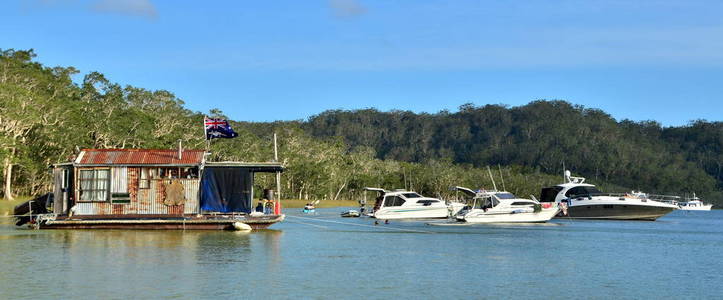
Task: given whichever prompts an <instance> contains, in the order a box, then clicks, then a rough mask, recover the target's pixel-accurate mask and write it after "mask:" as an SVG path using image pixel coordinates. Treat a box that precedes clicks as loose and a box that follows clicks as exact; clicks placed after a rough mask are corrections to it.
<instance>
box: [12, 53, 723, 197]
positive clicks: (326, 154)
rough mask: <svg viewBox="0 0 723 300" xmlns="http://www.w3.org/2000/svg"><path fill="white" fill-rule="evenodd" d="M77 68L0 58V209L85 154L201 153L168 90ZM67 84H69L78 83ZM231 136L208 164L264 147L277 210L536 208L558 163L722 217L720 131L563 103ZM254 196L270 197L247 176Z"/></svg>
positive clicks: (244, 126)
mask: <svg viewBox="0 0 723 300" xmlns="http://www.w3.org/2000/svg"><path fill="white" fill-rule="evenodd" d="M78 73H79V70H76V69H75V68H73V67H49V66H45V65H43V64H42V63H40V62H38V61H37V60H36V58H35V53H34V52H33V51H32V50H30V51H24V50H0V167H1V168H0V175H1V178H2V190H1V191H0V195H1V196H2V197H3V198H8V199H9V198H12V197H13V196H14V195H37V194H40V193H45V192H47V191H49V190H50V186H49V182H50V173H49V172H48V166H49V165H50V164H53V163H58V162H66V161H68V159H69V158H71V157H72V156H73V155H74V154H76V153H77V149H81V148H155V149H172V148H175V147H177V145H178V141H179V140H180V141H181V142H182V144H183V145H184V147H185V148H201V149H202V148H204V147H205V141H204V134H203V127H202V124H203V117H204V115H208V116H211V117H220V118H227V117H226V116H224V114H223V112H221V111H220V110H215V109H214V110H211V111H210V112H208V113H206V114H204V113H201V112H194V111H190V110H188V109H187V108H185V106H184V103H183V101H182V100H181V99H179V98H177V97H176V96H175V95H174V94H173V93H172V92H170V91H163V90H159V91H150V90H146V89H143V88H140V87H133V86H128V85H126V86H123V85H121V84H118V83H115V82H112V81H111V80H109V79H108V78H106V77H105V76H104V75H103V74H102V73H100V72H90V73H87V74H86V75H84V76H83V77H82V80H73V79H74V78H75V79H78V78H77V77H78V76H79V75H77V74H78ZM74 76H75V77H74ZM231 123H232V124H233V125H234V128H235V129H236V131H237V132H238V133H239V137H237V138H234V139H230V140H215V141H213V142H212V144H211V149H210V150H211V152H212V155H211V157H210V158H209V159H211V160H214V159H215V160H241V161H268V160H270V159H271V158H273V150H272V149H273V146H272V139H271V136H272V134H273V133H277V134H278V136H279V157H280V159H281V160H282V162H283V163H284V165H285V166H286V167H287V169H286V171H285V172H284V175H283V176H282V182H281V184H282V189H281V190H282V196H283V198H305V199H340V198H341V199H359V198H360V197H362V195H363V192H362V188H363V187H365V186H377V187H382V188H387V189H394V188H407V189H412V190H415V191H417V192H420V193H422V194H425V195H430V196H441V197H452V196H454V193H453V192H451V191H450V189H449V188H450V186H455V185H462V186H467V187H470V188H491V187H492V182H491V180H490V178H489V176H488V171H487V168H486V167H487V166H492V167H493V170H494V173H493V174H494V176H495V177H496V178H497V182H498V183H501V181H502V180H501V178H500V177H503V178H504V181H505V182H506V188H507V189H508V190H509V191H511V192H514V193H516V194H520V195H522V196H525V197H527V196H529V195H531V194H537V195H539V191H540V188H541V187H543V186H548V185H552V184H558V183H560V181H561V172H562V164H563V163H564V164H565V165H566V166H567V167H568V168H569V169H571V170H572V171H573V172H574V173H575V174H576V175H581V176H585V177H589V178H590V181H591V182H593V183H594V184H596V185H601V186H602V187H603V188H604V189H606V190H610V191H615V192H623V191H625V190H630V189H642V190H644V191H646V192H651V193H669V192H670V193H680V194H682V193H685V192H697V193H698V194H699V195H701V196H703V197H704V199H706V200H708V201H718V204H721V205H723V193H721V190H722V188H723V184H722V182H723V172H722V170H721V167H722V164H723V154H722V153H721V152H722V151H721V150H722V149H721V144H723V126H722V124H721V123H720V122H705V121H696V122H693V123H691V124H690V125H689V126H683V127H670V128H662V127H661V126H660V125H659V124H657V123H655V122H631V121H621V122H616V120H614V119H613V118H611V117H610V116H609V115H607V114H606V113H604V112H602V111H600V110H596V109H587V108H583V107H579V106H575V105H572V104H569V103H567V102H564V101H536V102H532V103H530V104H528V105H525V106H520V107H512V108H508V107H505V106H500V105H487V106H483V107H476V106H473V105H463V106H462V107H461V108H460V110H459V111H458V112H454V113H450V112H440V113H436V114H415V113H411V112H404V111H392V112H380V111H377V110H373V109H369V110H357V111H327V112H324V113H321V114H320V115H317V116H314V117H312V118H310V119H309V120H305V121H278V122H272V123H253V122H237V121H233V120H231ZM257 177H258V178H257V182H256V184H257V188H255V190H256V191H261V190H262V189H263V188H264V187H270V186H273V185H274V183H275V182H274V177H273V176H266V177H265V176H264V175H259V176H257Z"/></svg>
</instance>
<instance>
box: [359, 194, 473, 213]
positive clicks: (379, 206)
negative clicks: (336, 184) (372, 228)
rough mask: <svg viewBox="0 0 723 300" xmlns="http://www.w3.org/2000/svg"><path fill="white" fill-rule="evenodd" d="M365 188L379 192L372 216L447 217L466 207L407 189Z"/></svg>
mask: <svg viewBox="0 0 723 300" xmlns="http://www.w3.org/2000/svg"><path fill="white" fill-rule="evenodd" d="M364 189H365V190H367V191H374V192H377V193H378V194H379V195H378V197H377V198H376V202H375V203H374V210H373V212H372V213H371V216H373V217H375V218H377V219H381V220H392V219H435V218H447V217H449V216H450V215H454V214H456V213H457V212H459V211H460V210H461V209H462V207H464V204H463V203H455V202H450V203H447V202H445V201H443V200H440V199H437V198H429V197H424V196H422V195H420V194H417V193H415V192H412V191H407V190H393V191H387V190H384V189H380V188H368V187H367V188H364Z"/></svg>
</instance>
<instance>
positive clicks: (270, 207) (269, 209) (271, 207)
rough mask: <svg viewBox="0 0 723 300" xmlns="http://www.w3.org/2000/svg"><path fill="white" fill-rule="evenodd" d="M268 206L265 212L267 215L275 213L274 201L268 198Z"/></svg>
mask: <svg viewBox="0 0 723 300" xmlns="http://www.w3.org/2000/svg"><path fill="white" fill-rule="evenodd" d="M264 206H265V208H266V211H265V212H264V213H265V214H267V215H270V214H273V213H274V201H271V200H266V204H265V205H264Z"/></svg>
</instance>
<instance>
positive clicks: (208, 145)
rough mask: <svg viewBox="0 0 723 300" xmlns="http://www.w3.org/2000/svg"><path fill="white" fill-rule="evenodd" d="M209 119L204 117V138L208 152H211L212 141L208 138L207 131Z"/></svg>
mask: <svg viewBox="0 0 723 300" xmlns="http://www.w3.org/2000/svg"><path fill="white" fill-rule="evenodd" d="M207 120H208V117H206V116H203V138H204V139H206V152H210V151H211V140H210V139H209V138H208V131H207V129H206V121H207Z"/></svg>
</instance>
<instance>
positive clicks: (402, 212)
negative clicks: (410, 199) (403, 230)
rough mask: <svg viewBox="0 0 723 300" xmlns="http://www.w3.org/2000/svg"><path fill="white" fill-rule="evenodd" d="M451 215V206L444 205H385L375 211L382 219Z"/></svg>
mask: <svg viewBox="0 0 723 300" xmlns="http://www.w3.org/2000/svg"><path fill="white" fill-rule="evenodd" d="M448 216H449V208H447V207H446V206H442V207H409V208H405V207H384V208H382V209H380V210H379V211H376V212H374V217H375V218H377V219H380V220H398V219H442V218H446V217H448Z"/></svg>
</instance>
